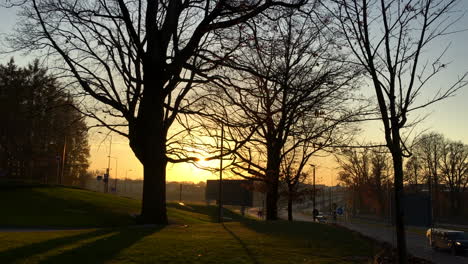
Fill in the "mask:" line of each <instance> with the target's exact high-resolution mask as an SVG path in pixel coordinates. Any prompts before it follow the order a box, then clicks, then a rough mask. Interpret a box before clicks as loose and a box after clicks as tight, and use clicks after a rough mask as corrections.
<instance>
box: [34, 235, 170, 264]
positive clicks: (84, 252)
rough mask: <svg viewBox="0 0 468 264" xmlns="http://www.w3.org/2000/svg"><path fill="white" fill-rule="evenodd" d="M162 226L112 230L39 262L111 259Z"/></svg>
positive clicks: (88, 261)
mask: <svg viewBox="0 0 468 264" xmlns="http://www.w3.org/2000/svg"><path fill="white" fill-rule="evenodd" d="M163 228H164V226H156V227H151V228H148V227H132V228H124V229H117V230H114V232H116V233H115V234H112V235H111V236H107V237H104V238H100V239H98V240H96V241H93V242H90V243H86V244H84V245H82V246H80V247H77V248H74V249H71V250H67V251H65V252H63V253H62V254H60V255H55V256H52V257H50V258H47V259H45V260H44V261H42V262H41V263H67V264H68V263H104V262H106V261H108V260H111V259H113V258H114V257H115V256H117V255H118V254H119V253H120V252H121V251H122V250H124V249H126V248H128V247H130V246H131V245H133V244H134V243H136V242H137V241H139V240H141V239H142V238H144V237H146V236H148V235H151V234H153V233H156V232H158V231H160V230H161V229H163Z"/></svg>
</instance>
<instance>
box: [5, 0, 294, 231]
mask: <svg viewBox="0 0 468 264" xmlns="http://www.w3.org/2000/svg"><path fill="white" fill-rule="evenodd" d="M19 2H21V4H22V6H23V11H22V13H21V14H20V17H21V21H20V28H19V29H18V34H17V35H16V38H14V39H13V41H12V43H13V45H14V46H15V47H18V48H24V49H29V50H31V49H32V50H47V52H48V53H49V55H54V57H53V58H57V59H58V60H57V62H58V63H59V62H64V63H65V65H63V64H62V63H60V64H59V65H60V66H59V68H61V69H62V70H64V72H65V73H66V74H67V75H68V76H70V77H71V78H73V80H74V82H75V84H76V90H75V91H77V92H79V93H81V94H85V95H86V96H90V97H92V98H94V99H95V100H94V103H95V107H93V108H89V109H86V110H88V114H89V116H91V117H93V118H95V119H96V120H98V122H100V125H102V126H105V127H107V128H108V129H110V130H111V131H113V132H115V133H118V134H119V135H122V136H125V137H127V138H128V139H129V141H130V147H131V149H132V150H133V152H134V153H135V155H136V157H137V158H138V160H139V161H140V162H141V163H142V164H143V167H144V184H143V199H142V209H141V216H142V217H141V219H142V221H143V222H145V223H157V224H166V223H167V214H166V203H165V201H166V200H165V199H166V198H165V197H166V195H165V181H166V165H167V163H168V162H184V161H190V160H192V161H193V160H196V158H195V157H185V158H179V155H178V152H177V151H175V150H170V149H171V147H170V146H167V144H166V143H167V141H168V137H169V138H171V137H172V135H171V131H170V130H169V129H170V127H171V125H172V124H173V123H174V121H175V120H176V118H177V116H178V113H179V111H180V110H181V109H183V108H184V107H186V106H187V105H190V104H191V103H193V102H188V101H186V100H184V99H186V96H187V94H188V93H189V92H190V90H191V88H192V86H193V84H196V83H200V82H204V80H203V78H199V77H200V76H202V75H201V73H203V72H205V73H206V72H207V71H209V70H212V69H213V67H215V66H216V65H215V64H210V63H208V64H207V63H203V61H202V60H201V57H202V56H211V55H212V53H213V52H214V53H217V54H219V56H221V57H223V56H224V52H223V51H219V45H218V43H219V42H218V39H217V38H216V33H217V32H219V31H222V30H223V29H225V28H229V27H233V26H236V25H239V24H242V23H244V22H245V21H247V20H249V19H251V18H253V17H255V16H257V15H259V14H261V13H262V12H264V11H265V10H267V9H269V8H272V7H278V8H282V7H286V8H289V7H299V6H300V5H301V4H302V2H303V1H302V0H298V1H295V0H291V1H270V0H263V1H229V0H217V1H198V0H170V1H169V0H164V1H156V0H148V1H123V0H117V1H107V0H94V1H69V0H66V1H56V0H53V1H41V0H32V1H19ZM226 53H229V51H227V52H226ZM50 59H52V58H50ZM105 116H107V117H109V118H105ZM168 149H169V150H170V151H169V153H168V151H167V150H168ZM168 154H171V155H168Z"/></svg>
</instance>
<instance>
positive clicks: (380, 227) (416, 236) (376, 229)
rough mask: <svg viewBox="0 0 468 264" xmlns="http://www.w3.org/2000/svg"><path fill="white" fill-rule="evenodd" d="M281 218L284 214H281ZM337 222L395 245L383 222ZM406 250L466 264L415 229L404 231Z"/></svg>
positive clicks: (303, 218) (452, 263)
mask: <svg viewBox="0 0 468 264" xmlns="http://www.w3.org/2000/svg"><path fill="white" fill-rule="evenodd" d="M281 217H282V218H283V217H284V215H281ZM293 218H294V219H295V220H299V221H310V222H311V221H312V216H308V215H304V214H301V213H295V214H293ZM337 224H339V225H341V226H344V227H346V228H349V229H352V230H355V231H357V232H359V233H361V234H363V235H365V236H368V237H372V238H374V239H377V240H379V241H382V242H388V243H391V244H393V245H394V246H396V237H395V235H394V232H393V228H392V227H391V226H389V225H386V224H383V223H375V224H374V223H356V222H353V223H351V222H344V221H339V222H337ZM406 242H407V246H408V251H409V252H410V253H411V254H413V255H414V256H417V257H420V258H424V259H427V260H430V261H432V262H434V263H438V264H468V257H467V256H452V255H450V253H449V252H445V251H435V250H433V249H431V247H430V246H429V243H428V242H427V239H426V237H425V235H423V234H420V233H417V232H415V231H411V230H410V231H407V232H406Z"/></svg>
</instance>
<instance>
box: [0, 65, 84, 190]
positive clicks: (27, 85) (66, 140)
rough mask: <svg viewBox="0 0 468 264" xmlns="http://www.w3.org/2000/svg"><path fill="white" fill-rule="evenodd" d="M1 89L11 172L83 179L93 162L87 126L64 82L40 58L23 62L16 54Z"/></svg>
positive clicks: (2, 148) (0, 77)
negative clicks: (20, 61) (26, 63)
mask: <svg viewBox="0 0 468 264" xmlns="http://www.w3.org/2000/svg"><path fill="white" fill-rule="evenodd" d="M0 91H1V92H0V122H1V123H2V124H4V125H2V128H1V129H0V152H1V153H2V154H0V156H3V158H2V159H1V161H0V162H1V165H0V167H1V168H2V169H3V170H6V172H5V173H7V174H8V175H7V177H20V178H21V179H23V180H33V181H41V182H45V183H65V184H73V185H77V184H78V182H77V179H78V178H79V177H80V175H81V174H83V173H85V172H86V169H87V167H88V161H87V159H88V156H89V146H88V141H87V126H86V123H85V122H84V117H83V115H82V114H80V112H79V111H77V109H76V104H75V103H74V102H73V101H72V100H71V98H70V97H69V96H68V95H66V94H65V93H64V91H63V85H61V84H60V83H59V82H58V81H57V80H56V79H55V78H54V77H52V76H50V75H49V74H48V73H47V70H46V69H44V68H42V67H40V66H39V62H38V61H35V62H34V63H33V64H30V65H28V66H27V67H24V68H21V67H18V66H17V65H16V64H15V63H14V61H13V59H12V60H10V62H9V63H8V64H6V65H0ZM67 146H68V147H67ZM63 157H65V158H66V159H65V160H64V161H63V162H62V158H63ZM64 165H65V166H64ZM62 180H63V181H62Z"/></svg>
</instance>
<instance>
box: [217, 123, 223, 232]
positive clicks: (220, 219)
mask: <svg viewBox="0 0 468 264" xmlns="http://www.w3.org/2000/svg"><path fill="white" fill-rule="evenodd" d="M223 145H224V124H223V123H221V151H220V153H221V155H220V156H221V157H220V159H219V186H218V222H219V223H222V222H223V201H222V200H223V199H222V198H223V147H224V146H223Z"/></svg>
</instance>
